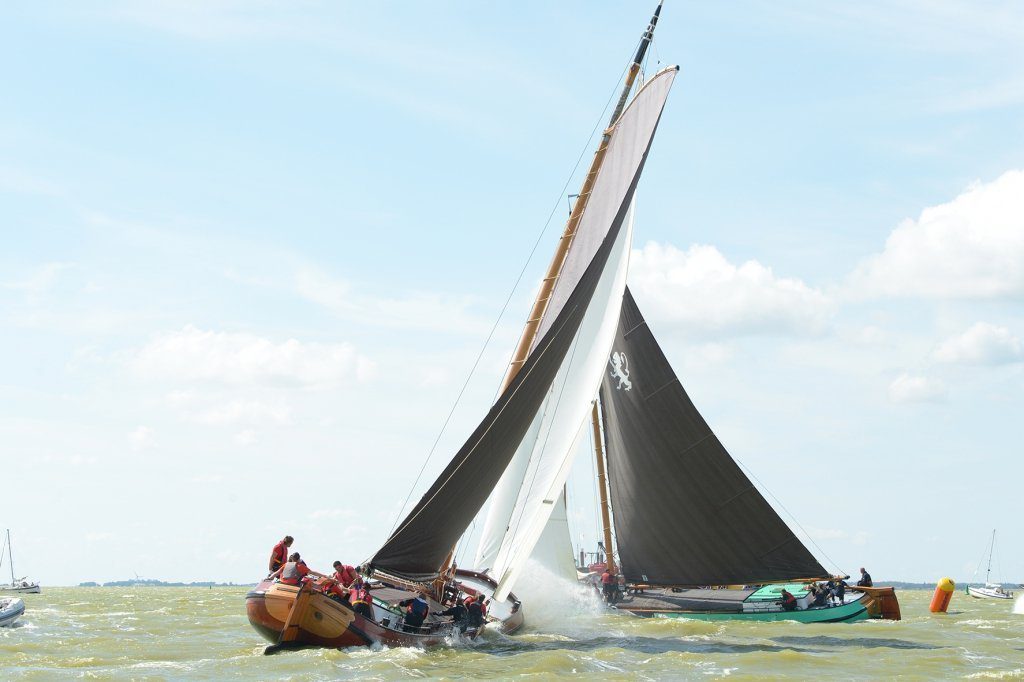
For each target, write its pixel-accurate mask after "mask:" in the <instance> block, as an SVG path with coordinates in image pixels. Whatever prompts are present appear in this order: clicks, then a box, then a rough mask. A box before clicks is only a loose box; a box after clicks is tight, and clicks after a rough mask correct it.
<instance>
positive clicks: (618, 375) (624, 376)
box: [608, 351, 633, 391]
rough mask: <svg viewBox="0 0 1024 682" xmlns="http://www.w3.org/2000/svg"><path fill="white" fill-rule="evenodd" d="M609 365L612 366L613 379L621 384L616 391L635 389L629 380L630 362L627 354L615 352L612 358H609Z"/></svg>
mask: <svg viewBox="0 0 1024 682" xmlns="http://www.w3.org/2000/svg"><path fill="white" fill-rule="evenodd" d="M608 364H609V365H611V366H612V371H611V375H612V379H618V380H619V384H618V386H616V387H615V390H617V391H621V390H626V391H628V390H629V389H631V388H633V382H632V381H630V380H629V361H628V360H626V354H625V353H620V352H619V351H615V352H614V353H612V355H611V357H610V358H608Z"/></svg>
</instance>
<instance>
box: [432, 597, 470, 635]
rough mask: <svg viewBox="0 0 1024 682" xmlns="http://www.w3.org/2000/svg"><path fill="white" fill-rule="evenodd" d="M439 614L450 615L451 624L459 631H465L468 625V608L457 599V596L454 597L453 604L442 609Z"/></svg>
mask: <svg viewBox="0 0 1024 682" xmlns="http://www.w3.org/2000/svg"><path fill="white" fill-rule="evenodd" d="M439 615H442V616H451V617H452V625H454V626H455V627H457V628H458V629H459V632H465V631H466V628H467V627H469V609H467V608H466V605H465V604H463V603H462V602H460V601H459V599H458V596H456V598H455V605H454V606H452V607H451V608H450V609H447V610H445V611H442V612H441V613H440V614H439Z"/></svg>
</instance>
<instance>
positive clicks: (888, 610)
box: [848, 586, 902, 620]
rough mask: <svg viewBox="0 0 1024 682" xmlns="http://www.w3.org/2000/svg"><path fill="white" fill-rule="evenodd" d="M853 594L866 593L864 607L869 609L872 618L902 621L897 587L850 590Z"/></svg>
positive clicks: (852, 588) (854, 588)
mask: <svg viewBox="0 0 1024 682" xmlns="http://www.w3.org/2000/svg"><path fill="white" fill-rule="evenodd" d="M848 589H850V590H851V591H853V592H862V593H864V597H865V598H866V599H864V600H863V601H864V605H865V606H866V607H867V609H868V615H869V616H870V617H871V618H881V619H883V620H902V615H901V614H900V602H899V599H897V598H896V588H895V587H856V586H852V587H850V588H848Z"/></svg>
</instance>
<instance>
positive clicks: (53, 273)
mask: <svg viewBox="0 0 1024 682" xmlns="http://www.w3.org/2000/svg"><path fill="white" fill-rule="evenodd" d="M70 267H72V266H71V264H70V263H45V264H43V265H41V266H40V267H39V268H37V269H36V271H35V272H33V273H32V274H31V275H29V276H28V277H26V278H25V279H22V280H18V281H14V282H4V283H3V287H4V288H6V289H14V290H16V291H23V292H25V293H26V294H28V295H29V296H33V297H34V296H39V295H40V294H44V293H46V292H47V291H49V290H50V289H52V288H53V287H54V285H55V284H56V283H57V279H58V277H59V276H60V273H61V271H63V270H67V269H68V268H70Z"/></svg>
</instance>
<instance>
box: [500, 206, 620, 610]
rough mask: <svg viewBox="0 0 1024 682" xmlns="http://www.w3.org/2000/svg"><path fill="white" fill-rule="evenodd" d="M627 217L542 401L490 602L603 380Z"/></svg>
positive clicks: (557, 484) (521, 554)
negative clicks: (538, 425) (573, 339)
mask: <svg viewBox="0 0 1024 682" xmlns="http://www.w3.org/2000/svg"><path fill="white" fill-rule="evenodd" d="M632 222H633V221H632V212H630V219H628V220H627V224H626V225H625V226H624V228H623V229H621V230H619V234H618V236H617V237H616V240H615V244H614V246H613V248H612V252H611V254H610V255H609V257H608V265H607V266H606V268H605V271H604V273H603V274H602V276H601V280H600V281H599V282H598V284H597V290H596V291H595V292H594V296H593V298H592V299H591V301H590V305H589V306H588V307H587V312H586V314H585V315H584V317H583V323H582V324H581V325H580V329H579V332H578V333H577V339H576V345H575V346H574V347H573V348H572V349H571V350H570V352H569V354H568V355H567V356H566V358H565V360H564V361H563V363H562V366H561V367H560V368H559V371H558V374H557V375H556V376H555V380H554V381H553V382H552V389H553V393H552V394H551V395H549V396H548V400H547V401H546V402H545V406H546V408H547V409H546V410H545V411H544V412H543V415H542V419H543V421H542V423H541V429H540V433H539V434H538V437H537V443H536V446H535V448H534V452H533V456H532V457H531V459H530V464H529V466H528V468H527V471H526V476H525V479H524V481H523V487H522V488H521V489H520V491H519V496H518V498H517V500H516V506H515V509H514V510H513V512H512V518H511V520H510V523H509V530H508V531H507V532H506V534H505V537H504V540H503V542H502V547H501V549H500V550H499V552H498V558H497V561H496V562H495V565H494V567H493V568H492V570H491V575H492V576H494V578H495V579H496V580H498V589H497V590H496V591H495V597H496V598H497V599H499V600H501V599H504V598H505V597H506V596H507V595H508V592H509V591H510V590H511V589H512V586H513V585H514V583H515V579H516V576H517V574H518V573H519V571H520V569H521V568H522V566H523V564H524V563H525V561H526V560H527V559H528V558H529V557H530V553H531V552H532V551H533V548H534V545H535V544H536V543H537V540H538V538H539V537H540V534H541V533H542V532H543V530H544V526H545V524H546V523H547V520H548V517H549V516H550V515H551V512H552V510H553V509H554V505H555V501H556V500H557V499H558V497H559V495H560V494H561V489H562V487H563V486H564V485H565V479H566V478H567V477H568V475H569V469H570V468H571V466H572V459H573V457H572V456H573V455H574V454H575V450H574V449H573V447H572V446H573V443H574V442H575V440H576V438H577V436H578V434H579V433H580V431H581V430H582V429H583V428H584V427H585V426H586V423H587V419H588V417H589V415H590V409H591V401H592V400H593V399H594V396H596V395H597V389H598V387H599V386H600V384H601V379H602V378H603V377H604V368H605V365H606V363H607V362H608V355H609V353H610V352H611V345H612V340H613V338H614V334H615V329H616V326H617V324H618V310H619V307H620V306H621V304H622V295H623V292H625V290H626V270H627V269H628V268H627V266H628V262H629V247H630V245H631V244H632V238H633V224H632Z"/></svg>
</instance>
